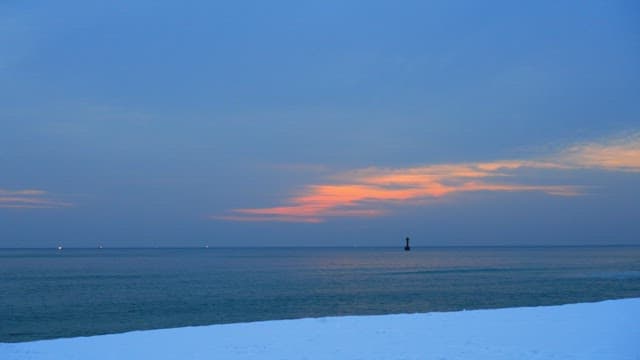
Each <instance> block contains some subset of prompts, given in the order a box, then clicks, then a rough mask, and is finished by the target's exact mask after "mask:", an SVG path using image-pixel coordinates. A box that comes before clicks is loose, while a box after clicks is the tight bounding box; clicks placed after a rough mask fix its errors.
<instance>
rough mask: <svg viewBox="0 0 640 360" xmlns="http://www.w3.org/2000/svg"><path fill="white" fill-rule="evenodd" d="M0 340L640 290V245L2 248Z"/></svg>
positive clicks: (527, 302)
mask: <svg viewBox="0 0 640 360" xmlns="http://www.w3.org/2000/svg"><path fill="white" fill-rule="evenodd" d="M0 290H1V293H2V296H0V314H1V316H2V321H0V341H25V340H32V339H43V338H55V337H67V336H79V335H91V334H101V333H111V332H122V331H128V330H135V329H150V328H163V327H176V326H186V325H202V324H213V323H227V322H242V321H256V320H269V319H284V318H299V317H312V316H327V315H345V314H383V313H399V312H426V311H448V310H460V309H473V308H494V307H511V306H532V305H550V304H561V303H571V302H584V301H597V300H603V299H609V298H622V297H638V296H640V247H557V248H549V247H533V248H507V247H496V248H414V249H412V251H411V252H405V251H403V250H402V249H401V248H399V249H395V248H393V249H390V248H254V249H251V248H249V249H228V248H208V249H204V248H203V249H95V250H87V249H84V250H83V249H65V250H63V251H56V250H55V249H52V250H43V249H40V250H0Z"/></svg>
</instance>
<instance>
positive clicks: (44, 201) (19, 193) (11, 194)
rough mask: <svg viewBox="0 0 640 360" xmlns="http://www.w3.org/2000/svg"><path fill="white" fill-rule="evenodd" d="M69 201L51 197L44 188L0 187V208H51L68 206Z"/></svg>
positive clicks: (69, 204)
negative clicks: (9, 188)
mask: <svg viewBox="0 0 640 360" xmlns="http://www.w3.org/2000/svg"><path fill="white" fill-rule="evenodd" d="M72 205H73V204H71V203H69V202H64V201H59V200H56V199H52V198H50V197H49V196H48V194H47V192H46V191H44V190H37V189H23V190H6V189H0V209H51V208H64V207H70V206H72Z"/></svg>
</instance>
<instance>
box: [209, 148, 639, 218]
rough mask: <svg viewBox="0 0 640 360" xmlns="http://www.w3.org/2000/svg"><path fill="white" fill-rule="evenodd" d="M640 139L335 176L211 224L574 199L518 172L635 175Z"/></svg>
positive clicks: (566, 188) (571, 189)
mask: <svg viewBox="0 0 640 360" xmlns="http://www.w3.org/2000/svg"><path fill="white" fill-rule="evenodd" d="M639 139H640V137H638V136H635V137H631V138H625V139H622V140H616V141H613V142H608V143H604V144H601V143H589V144H585V145H579V146H572V147H569V148H568V149H567V150H564V151H561V152H560V153H558V154H556V155H553V156H549V157H548V158H547V159H546V160H544V161H543V160H500V161H492V162H478V163H463V164H437V165H427V166H418V167H407V168H366V169H357V170H353V171H349V172H345V173H340V174H335V175H334V176H333V177H332V178H333V179H336V181H335V182H328V183H325V184H316V185H308V186H305V187H304V188H303V189H302V191H301V192H300V194H298V195H295V196H292V197H290V198H288V199H285V201H284V203H285V204H286V205H283V206H275V207H265V208H241V209H234V210H232V211H231V214H229V215H223V216H214V217H212V218H214V219H219V220H231V221H282V222H309V223H318V222H322V221H325V220H326V219H327V218H331V217H377V216H382V215H384V214H387V213H388V212H389V211H388V210H385V205H390V204H403V203H409V202H410V201H415V200H423V201H426V202H427V203H428V201H429V199H435V198H441V197H444V196H452V195H455V194H462V193H470V192H481V191H488V192H540V193H544V194H547V195H552V196H578V195H581V194H582V193H583V190H582V189H581V188H580V187H578V186H575V185H570V184H558V185H531V184H524V183H519V182H518V181H524V180H526V179H525V178H523V177H522V175H520V174H519V173H518V170H520V169H534V170H536V171H537V172H540V173H541V174H543V172H544V171H549V170H560V171H572V170H576V169H580V168H593V169H603V170H607V171H639V170H640V141H639Z"/></svg>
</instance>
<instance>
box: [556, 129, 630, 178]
mask: <svg viewBox="0 0 640 360" xmlns="http://www.w3.org/2000/svg"><path fill="white" fill-rule="evenodd" d="M559 161H561V162H563V163H565V164H567V165H568V166H573V167H581V168H599V169H604V170H614V171H631V172H640V133H633V134H630V135H628V136H625V137H619V138H614V139H611V140H608V141H606V142H604V143H585V144H579V145H574V146H571V147H569V148H568V149H566V150H565V151H563V152H562V153H561V154H560V156H559Z"/></svg>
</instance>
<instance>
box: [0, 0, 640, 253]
mask: <svg viewBox="0 0 640 360" xmlns="http://www.w3.org/2000/svg"><path fill="white" fill-rule="evenodd" d="M639 84H640V6H639V5H638V3H637V2H635V1H561V2H558V1H537V2H529V3H527V4H523V3H521V2H512V1H491V2H477V1H404V2H400V3H399V2H392V1H349V0H347V1H345V0H341V1H310V2H301V1H272V2H265V1H229V2H213V1H201V0H194V1H190V2H174V1H159V0H153V1H151V0H129V1H86V0H82V1H69V0H61V1H18V0H5V1H2V2H0V247H55V246H57V245H59V244H61V245H64V246H66V247H96V246H99V245H102V246H105V247H137V246H205V245H208V246H403V239H404V237H405V236H410V237H411V238H412V243H413V244H414V245H415V246H449V245H454V246H458V245H472V246H474V245H582V244H592V245H611V244H635V245H640V205H638V204H640V186H638V184H640V106H639V104H640V85H639Z"/></svg>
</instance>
